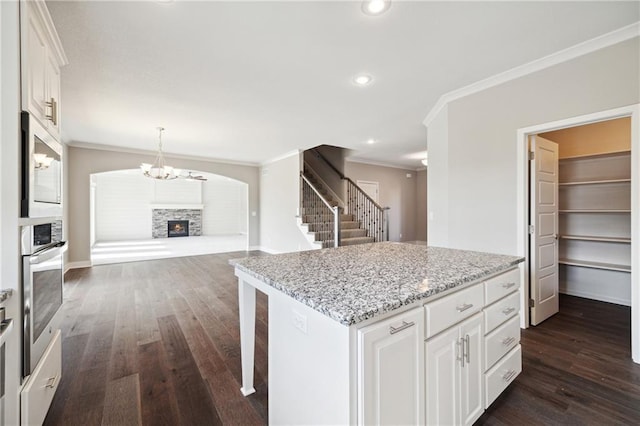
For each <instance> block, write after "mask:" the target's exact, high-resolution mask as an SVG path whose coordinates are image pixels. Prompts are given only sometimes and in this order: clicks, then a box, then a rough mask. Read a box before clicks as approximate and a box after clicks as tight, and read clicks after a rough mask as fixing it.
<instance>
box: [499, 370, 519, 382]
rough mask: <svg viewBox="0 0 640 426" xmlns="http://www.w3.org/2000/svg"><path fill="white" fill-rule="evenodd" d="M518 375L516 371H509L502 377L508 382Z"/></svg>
mask: <svg viewBox="0 0 640 426" xmlns="http://www.w3.org/2000/svg"><path fill="white" fill-rule="evenodd" d="M516 374H518V372H517V371H516V370H509V371H507V373H506V374H505V375H504V376H502V380H504V381H505V382H508V381H509V380H511V379H513V376H515V375H516Z"/></svg>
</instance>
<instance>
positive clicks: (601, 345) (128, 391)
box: [45, 252, 640, 426]
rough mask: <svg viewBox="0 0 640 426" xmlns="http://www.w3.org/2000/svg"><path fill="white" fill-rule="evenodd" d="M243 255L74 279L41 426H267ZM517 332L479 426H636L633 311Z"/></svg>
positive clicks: (262, 361) (261, 343) (590, 305)
mask: <svg viewBox="0 0 640 426" xmlns="http://www.w3.org/2000/svg"><path fill="white" fill-rule="evenodd" d="M246 255H247V253H246V252H236V253H226V254H215V255H205V256H194V257H181V258H174V259H163V260H151V261H144V262H132V263H123V264H113V265H102V266H95V267H93V268H85V269H77V270H72V271H70V272H69V273H68V274H67V276H66V283H65V294H64V297H65V303H64V305H63V308H62V310H61V311H60V314H61V315H62V332H63V342H62V350H63V377H62V380H61V382H60V387H59V388H58V392H57V394H56V396H55V398H54V400H53V404H52V406H51V409H50V411H49V414H48V416H47V418H46V420H45V425H83V426H84V425H105V426H107V425H140V424H144V425H154V426H155V425H189V426H192V425H217V424H224V425H253V424H266V423H267V419H268V411H267V407H268V389H267V378H268V371H267V341H268V336H267V327H268V324H267V299H266V296H264V295H263V294H262V293H260V292H258V298H257V312H256V318H257V321H256V364H257V365H256V373H255V385H256V386H255V387H256V391H257V392H256V393H255V394H254V395H250V396H249V397H246V398H245V397H243V396H242V395H241V393H240V382H241V370H240V331H239V323H238V302H237V279H236V277H235V276H234V275H233V268H232V267H231V266H229V265H228V260H229V259H232V258H237V257H244V256H246ZM560 303H561V312H560V313H559V314H558V315H556V316H554V317H552V318H551V319H550V320H548V321H546V322H544V323H543V324H541V325H540V326H538V327H532V328H531V329H529V330H523V332H522V347H523V373H522V374H521V375H520V376H519V377H518V378H517V379H516V381H515V382H514V383H513V384H512V385H511V386H510V388H509V389H508V390H507V391H506V392H505V393H504V394H503V395H502V396H501V397H499V398H498V399H497V400H496V402H495V403H494V404H493V405H492V406H491V407H490V409H489V410H488V411H487V412H486V413H485V414H484V415H483V416H482V417H481V418H480V420H478V422H477V424H478V425H483V424H487V425H511V424H526V425H529V424H545V425H549V424H594V425H595V424H598V425H603V424H640V366H639V365H636V364H633V363H632V362H631V359H630V309H629V308H626V307H622V306H618V305H612V304H607V303H600V302H593V301H589V300H586V299H580V298H576V297H569V296H563V297H562V298H561V302H560Z"/></svg>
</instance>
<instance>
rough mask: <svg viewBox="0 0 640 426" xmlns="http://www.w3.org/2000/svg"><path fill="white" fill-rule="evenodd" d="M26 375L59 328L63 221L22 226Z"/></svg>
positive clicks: (64, 245) (63, 243) (24, 357)
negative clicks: (57, 317)
mask: <svg viewBox="0 0 640 426" xmlns="http://www.w3.org/2000/svg"><path fill="white" fill-rule="evenodd" d="M21 233H22V265H23V271H22V274H23V275H22V284H23V285H22V301H23V306H22V309H23V312H22V313H23V317H22V318H23V330H22V332H23V345H24V346H23V377H27V376H29V374H31V372H32V371H33V369H34V368H35V366H36V365H37V364H38V361H40V358H41V357H42V354H43V353H44V351H45V349H46V348H47V346H48V345H49V342H50V341H51V339H52V338H53V336H54V332H55V330H56V329H57V328H58V327H57V324H56V322H57V321H56V320H55V316H56V313H57V312H58V310H59V308H60V306H61V305H62V284H63V260H62V258H63V254H64V252H65V250H66V248H67V246H66V241H62V221H54V222H49V223H42V224H39V225H29V226H23V227H22V230H21Z"/></svg>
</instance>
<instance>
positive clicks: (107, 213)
mask: <svg viewBox="0 0 640 426" xmlns="http://www.w3.org/2000/svg"><path fill="white" fill-rule="evenodd" d="M199 174H201V173H199ZM206 177H207V179H208V180H207V181H187V180H171V181H159V180H153V179H149V178H146V177H144V176H142V174H140V173H139V171H138V170H119V171H115V172H107V173H96V174H94V175H92V178H93V179H94V181H95V183H96V190H95V192H96V216H95V222H96V240H97V241H114V240H136V239H146V238H152V230H151V228H152V220H151V209H152V205H153V204H203V205H204V208H203V212H202V234H203V235H230V234H246V233H247V231H248V212H247V197H248V185H247V184H245V183H243V182H239V181H237V180H235V179H230V178H227V177H225V176H218V175H213V174H210V173H206Z"/></svg>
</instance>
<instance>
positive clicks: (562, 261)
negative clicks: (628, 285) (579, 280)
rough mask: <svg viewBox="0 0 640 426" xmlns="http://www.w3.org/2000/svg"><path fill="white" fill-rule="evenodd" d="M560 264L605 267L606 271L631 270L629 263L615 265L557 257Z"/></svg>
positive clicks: (595, 267)
mask: <svg viewBox="0 0 640 426" xmlns="http://www.w3.org/2000/svg"><path fill="white" fill-rule="evenodd" d="M558 263H559V264H561V265H569V266H580V267H583V268H594V269H605V270H607V271H618V272H631V266H629V265H617V264H615V263H602V262H590V261H587V260H576V259H558Z"/></svg>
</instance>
